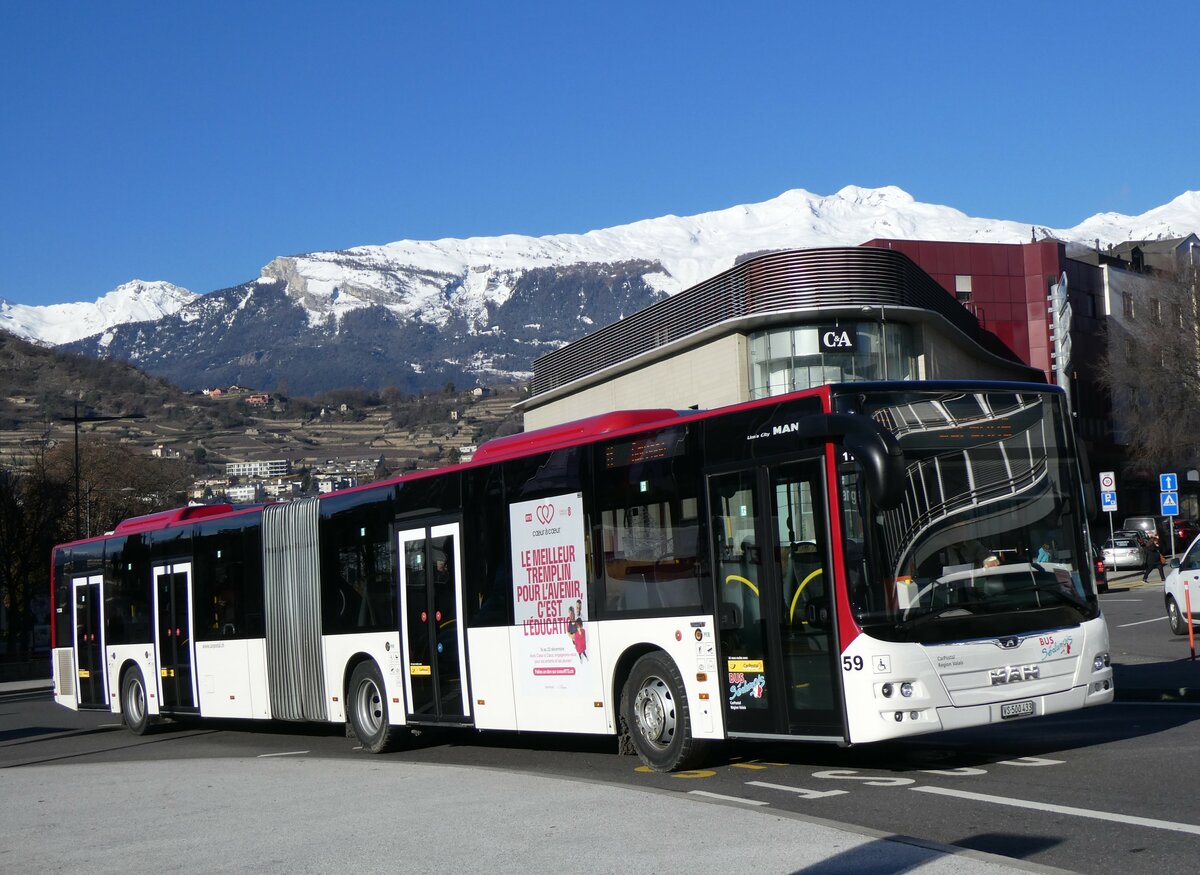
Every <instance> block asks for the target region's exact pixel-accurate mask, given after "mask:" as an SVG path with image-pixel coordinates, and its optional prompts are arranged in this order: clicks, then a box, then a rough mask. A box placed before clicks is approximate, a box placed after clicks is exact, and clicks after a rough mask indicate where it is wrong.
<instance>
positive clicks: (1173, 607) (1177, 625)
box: [1167, 596, 1187, 635]
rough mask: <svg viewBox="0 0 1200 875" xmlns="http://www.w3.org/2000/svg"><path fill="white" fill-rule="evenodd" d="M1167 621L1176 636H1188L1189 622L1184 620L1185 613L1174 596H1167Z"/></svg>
mask: <svg viewBox="0 0 1200 875" xmlns="http://www.w3.org/2000/svg"><path fill="white" fill-rule="evenodd" d="M1167 621H1168V622H1170V624H1171V631H1172V632H1174V633H1175V634H1176V635H1186V634H1187V620H1185V619H1184V618H1183V612H1182V611H1180V610H1179V605H1178V603H1176V601H1175V597H1174V596H1167Z"/></svg>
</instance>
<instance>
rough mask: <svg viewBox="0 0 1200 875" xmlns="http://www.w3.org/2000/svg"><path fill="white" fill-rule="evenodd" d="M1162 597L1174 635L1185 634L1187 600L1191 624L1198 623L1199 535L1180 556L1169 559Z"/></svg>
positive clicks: (1199, 595)
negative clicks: (1189, 604)
mask: <svg viewBox="0 0 1200 875" xmlns="http://www.w3.org/2000/svg"><path fill="white" fill-rule="evenodd" d="M1185 583H1186V584H1187V592H1186V593H1185V592H1184V584H1185ZM1163 598H1164V600H1165V601H1166V608H1167V619H1168V620H1169V621H1170V623H1171V631H1172V632H1174V633H1175V634H1176V635H1186V634H1187V632H1188V603H1189V600H1190V602H1191V609H1192V625H1193V626H1195V625H1197V624H1200V537H1197V538H1195V539H1194V540H1193V541H1192V543H1191V544H1190V545H1189V546H1188V548H1187V550H1185V551H1184V553H1183V555H1182V556H1181V557H1180V558H1178V559H1172V560H1171V573H1170V574H1168V575H1167V581H1166V583H1164V584H1163Z"/></svg>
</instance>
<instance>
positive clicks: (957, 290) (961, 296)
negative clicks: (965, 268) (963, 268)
mask: <svg viewBox="0 0 1200 875" xmlns="http://www.w3.org/2000/svg"><path fill="white" fill-rule="evenodd" d="M954 297H956V298H958V300H959V301H961V302H962V303H964V304H965V303H967V302H968V301H970V300H971V277H970V276H967V275H963V274H958V275H956V276H955V277H954Z"/></svg>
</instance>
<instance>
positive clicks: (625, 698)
mask: <svg viewBox="0 0 1200 875" xmlns="http://www.w3.org/2000/svg"><path fill="white" fill-rule="evenodd" d="M621 715H622V716H623V717H624V718H625V723H626V725H627V726H628V727H629V734H630V736H632V738H633V746H634V748H635V749H636V750H637V755H638V757H639V758H640V759H641V761H642V762H643V763H645V764H646V765H648V766H650V768H652V769H655V770H656V771H659V772H670V771H672V770H674V769H687V768H691V767H692V766H693V765H694V764H695V762H696V760H697V759H699V757H700V756H701V755H702V754H703V749H702V746H701V745H700V743H699V742H697V741H696V740H695V739H694V738H692V731H691V721H690V719H689V715H688V704H687V697H686V696H685V695H684V692H683V678H682V677H680V675H679V669H677V668H676V667H675V663H674V662H672V661H671V659H670V658H669V657H667V656H665V655H664V654H660V653H647V654H646V655H645V656H643V657H642V658H641V659H639V660H638V661H637V662H635V663H634V664H633V670H632V671H631V672H630V673H629V680H627V681H626V682H625V687H624V689H623V690H622V691H621Z"/></svg>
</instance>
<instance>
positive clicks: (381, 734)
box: [346, 661, 394, 753]
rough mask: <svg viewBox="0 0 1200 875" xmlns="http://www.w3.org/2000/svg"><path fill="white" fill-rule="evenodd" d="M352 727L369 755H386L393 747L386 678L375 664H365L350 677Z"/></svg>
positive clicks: (349, 711)
mask: <svg viewBox="0 0 1200 875" xmlns="http://www.w3.org/2000/svg"><path fill="white" fill-rule="evenodd" d="M346 704H347V706H348V716H349V718H350V727H351V728H352V729H353V730H354V734H355V735H356V736H358V740H359V741H360V742H361V743H362V746H363V750H365V751H367V752H368V753H383V752H384V751H387V750H389V749H390V748H391V746H392V740H393V736H394V731H393V727H392V726H391V724H389V723H388V706H387V696H386V695H384V686H383V676H382V675H381V674H380V673H379V667H378V666H377V665H375V663H374V662H370V661H368V662H362V663H359V664H358V666H357V667H356V668H355V669H354V673H353V674H352V675H350V689H349V694H348V695H347V696H346Z"/></svg>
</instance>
